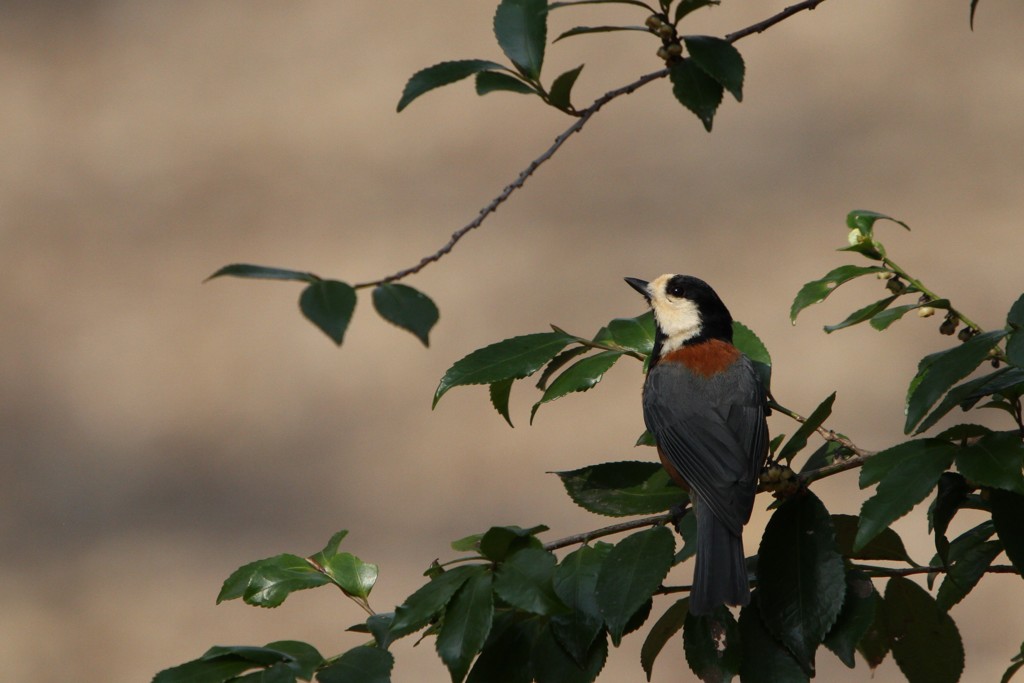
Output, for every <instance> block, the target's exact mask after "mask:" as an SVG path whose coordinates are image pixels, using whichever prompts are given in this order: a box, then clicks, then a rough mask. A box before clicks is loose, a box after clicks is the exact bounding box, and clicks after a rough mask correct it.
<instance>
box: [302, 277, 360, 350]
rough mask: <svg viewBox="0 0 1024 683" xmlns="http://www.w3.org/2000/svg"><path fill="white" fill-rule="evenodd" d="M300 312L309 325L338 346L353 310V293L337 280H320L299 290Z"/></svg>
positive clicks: (354, 301) (354, 304)
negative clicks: (316, 328) (315, 327)
mask: <svg viewBox="0 0 1024 683" xmlns="http://www.w3.org/2000/svg"><path fill="white" fill-rule="evenodd" d="M299 308H300V309H301V310H302V314H303V315H304V316H306V318H308V319H309V321H310V322H311V323H313V324H314V325H316V326H317V327H319V328H320V329H321V330H322V331H323V333H324V334H326V335H327V336H328V337H330V338H331V339H332V340H333V341H334V343H335V344H337V345H338V346H341V342H342V340H344V338H345V330H347V329H348V324H349V322H351V320H352V312H353V311H355V308H356V290H354V289H352V287H351V286H350V285H347V284H345V283H344V282H339V281H337V280H320V281H319V282H314V283H313V284H311V285H309V286H308V287H306V288H305V289H304V290H302V294H301V295H300V296H299Z"/></svg>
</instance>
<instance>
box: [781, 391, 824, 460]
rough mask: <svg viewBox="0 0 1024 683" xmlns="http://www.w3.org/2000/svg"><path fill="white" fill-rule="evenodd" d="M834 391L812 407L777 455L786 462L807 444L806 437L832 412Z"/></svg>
mask: <svg viewBox="0 0 1024 683" xmlns="http://www.w3.org/2000/svg"><path fill="white" fill-rule="evenodd" d="M835 400H836V392H834V391H833V392H832V394H831V395H830V396H829V397H827V398H826V399H825V400H824V401H822V402H821V403H820V404H818V407H817V408H815V409H814V412H812V413H811V414H810V415H809V416H808V417H807V419H806V420H805V421H804V423H803V424H802V425H800V428H799V429H797V430H796V432H794V433H793V436H792V437H790V439H789V441H787V442H786V445H785V446H783V447H782V450H781V451H780V452H779V455H778V457H779V458H781V459H783V460H785V461H786V463H787V464H789V463H791V462H792V461H793V456H794V455H796V454H797V453H799V452H800V451H802V450H803V449H804V446H806V445H807V439H808V438H809V437H810V436H811V434H814V433H815V432H817V430H818V427H820V426H821V425H822V423H823V422H825V420H827V419H828V418H829V416H830V415H831V414H832V404H833V403H835Z"/></svg>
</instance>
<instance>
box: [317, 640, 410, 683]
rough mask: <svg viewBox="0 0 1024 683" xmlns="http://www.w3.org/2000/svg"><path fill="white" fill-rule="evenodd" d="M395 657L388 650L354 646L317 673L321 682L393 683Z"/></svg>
mask: <svg viewBox="0 0 1024 683" xmlns="http://www.w3.org/2000/svg"><path fill="white" fill-rule="evenodd" d="M394 665H395V658H394V657H393V656H392V655H391V653H390V652H388V651H387V650H381V649H380V648H376V647H371V646H369V645H360V646H358V647H354V648H352V649H351V650H349V651H348V652H346V653H345V654H343V655H342V656H341V657H338V659H336V660H335V661H334V662H332V663H331V664H330V665H329V666H327V667H324V668H323V669H321V670H320V672H319V673H318V674H317V675H316V680H317V681H319V683H391V668H392V667H393V666H394Z"/></svg>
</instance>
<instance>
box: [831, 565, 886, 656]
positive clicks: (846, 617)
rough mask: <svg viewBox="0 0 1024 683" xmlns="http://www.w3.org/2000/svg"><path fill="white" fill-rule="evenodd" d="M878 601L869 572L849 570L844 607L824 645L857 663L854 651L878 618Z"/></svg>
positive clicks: (838, 654) (836, 653)
mask: <svg viewBox="0 0 1024 683" xmlns="http://www.w3.org/2000/svg"><path fill="white" fill-rule="evenodd" d="M877 604H878V593H876V592H875V587H874V585H872V583H871V579H870V578H869V577H868V576H867V574H864V573H863V572H861V571H858V570H855V569H851V570H850V571H848V572H847V573H846V597H845V598H844V599H843V609H842V611H841V612H840V613H839V618H838V619H836V623H835V626H833V627H832V629H831V630H830V631H829V632H828V635H827V636H825V640H824V641H822V645H824V646H825V647H827V648H828V649H829V650H831V651H832V652H834V653H835V655H836V657H839V660H840V661H842V663H843V664H845V665H846V666H848V667H850V668H851V669H852V668H854V665H855V663H856V662H855V660H854V657H853V653H854V652H855V651H856V649H857V643H859V642H860V639H861V638H862V637H863V636H864V634H865V633H867V631H868V629H869V628H871V625H872V624H873V623H874V621H875V611H876V609H875V608H876V607H877Z"/></svg>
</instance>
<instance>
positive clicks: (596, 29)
mask: <svg viewBox="0 0 1024 683" xmlns="http://www.w3.org/2000/svg"><path fill="white" fill-rule="evenodd" d="M615 31H640V32H642V33H650V30H649V29H648V28H647V27H646V26H574V27H573V28H571V29H569V30H568V31H564V32H563V33H561V34H559V36H558V37H557V38H555V39H554V40H553V41H551V42H552V43H557V42H558V41H560V40H562V39H563V38H572V37H573V36H584V35H589V34H591V33H612V32H615Z"/></svg>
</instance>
